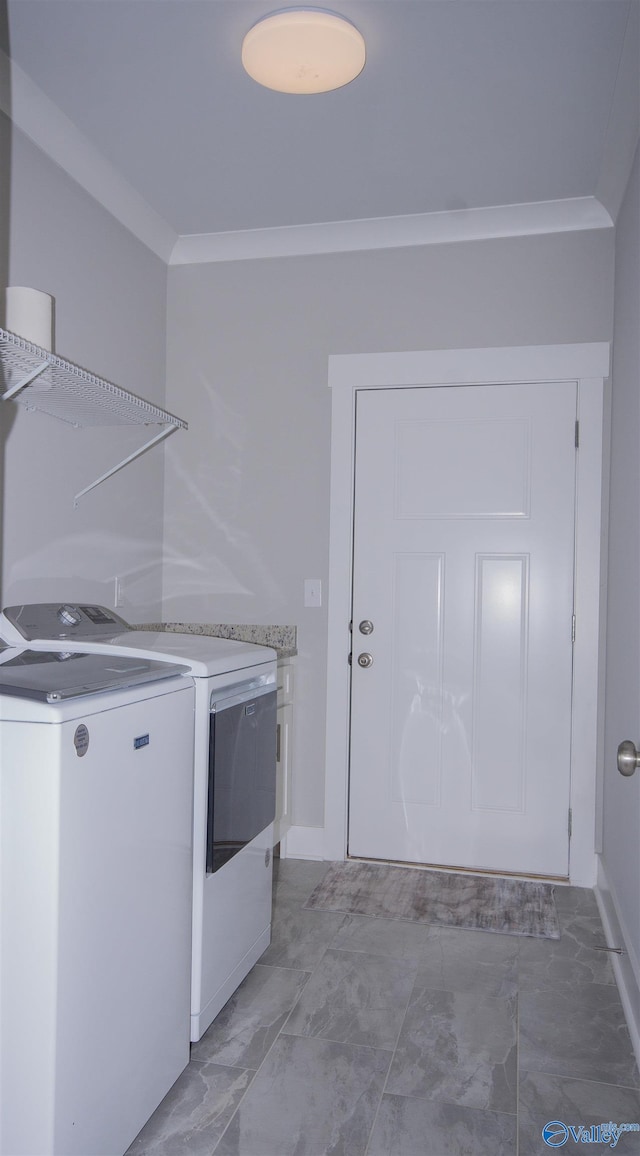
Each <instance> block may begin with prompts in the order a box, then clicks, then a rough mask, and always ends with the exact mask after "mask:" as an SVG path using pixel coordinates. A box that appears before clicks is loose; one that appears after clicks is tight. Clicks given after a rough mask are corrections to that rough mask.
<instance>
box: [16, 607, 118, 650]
mask: <svg viewBox="0 0 640 1156" xmlns="http://www.w3.org/2000/svg"><path fill="white" fill-rule="evenodd" d="M2 613H3V617H4V618H5V619H6V621H7V622H9V623H10V624H11V625H12V626H13V627H14V628H15V630H17V631H18V632H19V633H20V635H21V636H22V638H24V639H25V640H26V641H27V642H35V641H37V640H39V639H43V640H48V639H55V638H84V639H86V640H87V641H91V642H96V641H99V639H101V638H102V639H107V638H112V637H113V636H114V635H115V634H122V633H123V632H124V631H125V630H131V627H130V626H129V624H128V622H125V621H124V619H123V618H120V616H119V615H118V614H116V613H115V611H114V610H110V609H109V608H108V607H106V606H86V605H84V604H83V605H76V604H75V603H71V602H63V603H62V604H61V603H60V602H35V603H33V604H32V605H25V606H6V607H5V609H4V610H3V612H2ZM1 636H2V627H1V625H0V637H1Z"/></svg>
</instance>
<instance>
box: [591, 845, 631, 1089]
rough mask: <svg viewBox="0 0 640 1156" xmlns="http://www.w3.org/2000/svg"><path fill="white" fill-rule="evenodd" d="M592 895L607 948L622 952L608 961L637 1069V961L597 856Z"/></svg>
mask: <svg viewBox="0 0 640 1156" xmlns="http://www.w3.org/2000/svg"><path fill="white" fill-rule="evenodd" d="M595 895H596V900H597V902H598V908H599V910H600V915H601V918H602V924H603V927H604V932H605V937H606V941H607V944H608V946H609V947H621V948H622V949H623V951H624V955H617V954H616V953H615V952H612V953H611V961H612V963H613V971H614V974H615V977H616V983H617V985H618V989H619V991H620V998H621V1000H622V1006H623V1008H624V1014H625V1018H626V1021H627V1026H628V1028H629V1033H630V1035H631V1043H632V1044H633V1048H634V1051H635V1053H636V1058H637V1061H638V1066H640V962H639V961H638V958H637V956H636V953H635V951H634V948H633V945H632V943H631V940H630V937H629V934H628V932H627V931H626V928H625V920H624V919H623V917H622V915H621V913H620V907H619V904H618V902H617V900H616V896H615V892H614V891H613V890H612V888H611V884H610V882H609V880H608V879H607V874H606V870H605V867H604V864H603V862H602V857H600V856H599V858H598V881H597V883H596V887H595Z"/></svg>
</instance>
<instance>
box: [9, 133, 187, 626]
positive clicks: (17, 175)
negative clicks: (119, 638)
mask: <svg viewBox="0 0 640 1156" xmlns="http://www.w3.org/2000/svg"><path fill="white" fill-rule="evenodd" d="M3 127H6V122H4V124H3ZM11 151H12V155H11V182H10V207H9V216H10V249H9V270H8V273H6V272H5V273H3V278H4V277H6V281H5V280H3V284H5V283H8V284H12V285H28V286H32V287H33V288H36V289H41V290H43V291H45V292H47V293H51V294H53V295H54V296H55V298H56V317H57V326H56V328H57V340H56V349H57V352H59V353H60V354H61V355H62V356H63V357H67V358H68V359H69V360H71V361H75V362H77V363H79V364H80V365H83V366H85V367H86V368H88V369H90V370H92V371H93V372H94V373H96V374H99V375H100V376H103V377H106V378H108V379H110V380H112V381H114V382H115V383H116V384H118V385H121V386H124V387H125V388H129V389H131V390H132V391H133V392H134V393H137V394H140V395H142V396H143V397H146V398H147V399H148V400H150V401H155V402H157V403H158V404H160V405H163V404H164V385H165V320H166V266H165V265H164V264H163V262H162V261H161V260H160V259H159V258H157V257H155V256H154V255H153V254H152V253H150V252H149V250H148V249H146V248H145V247H144V246H143V245H142V244H141V243H140V242H139V241H137V240H136V239H135V238H134V237H133V236H132V235H131V234H130V233H129V232H128V231H127V230H126V229H124V228H123V226H122V225H120V224H119V223H118V222H117V221H115V220H114V218H113V217H111V216H110V214H109V213H107V212H106V211H105V210H104V209H103V208H102V207H101V206H99V205H98V204H97V203H96V202H95V201H93V200H92V199H91V198H90V197H89V196H88V195H87V194H86V193H85V192H84V191H83V190H82V189H81V188H80V187H79V186H78V185H77V184H75V183H74V182H73V181H72V180H71V179H70V178H69V177H68V176H67V175H66V174H65V173H64V172H63V171H62V170H61V169H60V168H58V167H57V166H56V165H54V164H52V163H51V162H50V161H49V160H48V159H47V158H46V157H45V156H44V155H43V154H42V153H41V152H40V151H39V150H38V149H36V148H35V147H34V146H33V145H32V144H31V143H30V142H29V141H28V140H27V139H26V138H25V137H23V136H22V135H21V134H20V133H19V132H18V131H17V130H15V129H14V130H13V136H12V150H11ZM4 216H5V218H6V207H5V213H4ZM2 408H3V429H4V430H5V448H4V454H5V463H4V492H3V521H4V526H3V542H4V548H3V580H2V591H1V595H2V602H3V603H4V604H12V603H15V602H18V601H22V600H26V601H37V600H39V599H47V600H49V599H58V598H64V597H67V598H71V599H87V600H93V601H100V602H105V603H111V605H113V601H112V599H113V585H114V583H113V578H114V577H115V576H116V575H118V576H120V577H122V578H123V580H124V593H125V598H126V603H125V606H124V607H123V613H124V615H125V617H128V616H131V617H134V618H137V617H142V616H144V617H150V618H151V619H154V618H155V617H156V616H157V614H158V611H159V605H160V592H161V577H160V565H161V540H162V514H163V509H162V502H163V453H162V450H161V449H158V450H154V451H153V452H152V453H150V454H147V455H145V456H144V457H143V458H142V459H140V460H139V461H138V462H136V463H134V464H133V465H131V466H128V467H127V468H126V469H125V470H123V471H122V472H121V473H120V474H118V475H117V476H116V477H115V478H113V479H112V480H110V481H107V482H106V483H105V484H104V485H103V486H101V487H100V488H99V489H97V490H96V491H94V492H93V493H91V494H89V495H87V496H86V497H85V498H83V499H82V502H81V504H80V506H79V507H78V509H77V510H76V509H74V508H73V496H74V494H75V493H77V492H78V491H79V490H81V489H82V488H83V487H84V486H85V485H86V484H88V482H90V481H92V480H93V479H95V478H96V477H97V476H98V475H99V474H100V473H102V472H103V471H104V470H105V469H108V468H109V466H111V465H112V464H114V463H115V462H116V461H118V460H121V459H122V458H123V457H125V456H126V455H127V454H128V453H129V452H131V450H132V449H133V448H134V446H135V445H138V444H140V443H141V441H142V440H144V437H145V431H144V430H142V433H141V432H140V431H133V430H131V429H122V428H120V429H113V428H109V429H98V430H96V429H87V430H76V429H73V428H71V427H68V426H66V425H64V424H63V423H61V422H59V421H56V420H54V419H51V418H48V417H45V416H43V415H41V414H37V413H27V412H25V411H24V409H23V408H22V407H19V406H17V405H16V403H14V402H7V403H6V405H4V406H3V407H2ZM174 436H175V437H179V436H181V435H180V434H175V435H174ZM182 436H184V435H182Z"/></svg>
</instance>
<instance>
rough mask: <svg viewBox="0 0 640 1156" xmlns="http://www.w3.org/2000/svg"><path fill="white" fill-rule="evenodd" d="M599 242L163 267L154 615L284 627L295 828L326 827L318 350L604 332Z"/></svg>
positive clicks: (516, 243)
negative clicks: (185, 431)
mask: <svg viewBox="0 0 640 1156" xmlns="http://www.w3.org/2000/svg"><path fill="white" fill-rule="evenodd" d="M613 246H614V241H613V233H612V231H607V232H593V233H574V234H566V235H556V236H546V237H526V238H517V239H508V240H495V241H483V242H474V243H466V244H459V245H442V246H431V247H424V248H414V249H397V250H385V251H377V252H361V253H348V254H337V255H326V256H317V257H299V258H291V259H278V260H275V259H273V260H272V259H269V260H256V261H240V262H235V263H221V264H211V265H198V266H190V267H180V268H173V269H170V271H169V294H168V317H169V324H168V362H167V405H168V408H169V409H174V410H175V411H176V412H179V413H180V414H181V416H185V417H187V418H188V420H189V422H190V431H189V435H188V437H187V438H184V439H180V440H178V436H176V437H175V438H174V439H173V441H172V442H170V443H169V444H168V446H167V459H166V460H167V466H166V497H165V572H164V573H165V578H164V596H163V608H164V615H163V616H164V617H165V618H167V619H170V620H189V619H192V620H195V621H205V622H207V621H208V622H221V621H223V622H224V621H230V622H263V623H267V622H276V623H294V624H296V625H297V626H298V628H299V632H298V637H299V655H300V656H299V659H298V683H297V687H296V732H295V743H294V788H293V811H294V821H295V822H296V823H299V824H302V825H308V826H314V825H315V826H321V825H322V823H323V806H324V734H325V694H326V628H327V620H326V594H327V590H326V580H327V569H328V536H329V471H330V396H329V389H328V386H327V359H328V357H329V355H330V354H336V353H364V352H383V351H394V350H411V349H437V348H455V347H458V346H460V347H464V346H466V347H474V346H494V345H497V346H499V345H519V344H522V345H526V344H547V343H549V344H551V343H555V342H574V341H603V340H604V341H608V340H610V338H611V332H612V316H611V314H612V300H613ZM305 577H311V578H316V577H319V578H321V579H322V580H323V593H324V599H323V606H322V608H321V609H305V608H304V607H303V579H304V578H305Z"/></svg>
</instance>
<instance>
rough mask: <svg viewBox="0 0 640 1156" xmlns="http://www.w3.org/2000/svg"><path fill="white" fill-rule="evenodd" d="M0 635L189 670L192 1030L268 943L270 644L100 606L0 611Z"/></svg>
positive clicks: (272, 724)
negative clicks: (137, 621)
mask: <svg viewBox="0 0 640 1156" xmlns="http://www.w3.org/2000/svg"><path fill="white" fill-rule="evenodd" d="M0 638H4V639H5V640H6V641H8V642H11V643H12V644H15V643H16V642H18V641H20V642H21V643H22V644H23V645H24V644H25V641H28V642H29V643H30V644H31V645H35V646H45V645H46V646H51V647H53V646H55V647H56V648H59V649H64V648H65V647H67V648H68V647H72V646H78V647H82V648H83V649H92V650H97V651H100V652H102V653H107V652H108V653H113V654H122V653H125V654H128V655H131V656H133V657H135V656H144V657H146V658H155V659H157V660H162V661H167V662H179V663H184V664H185V665H187V666H188V667H189V671H190V674H191V676H192V678H193V679H194V683H195V689H196V697H195V718H194V723H195V727H194V812H193V817H194V822H193V924H192V971H191V1039H192V1040H193V1041H195V1040H199V1039H200V1037H201V1036H202V1034H203V1032H205V1031H206V1029H207V1028H208V1027H209V1025H210V1024H211V1022H212V1021H213V1019H214V1018H215V1016H216V1015H217V1014H218V1012H219V1011H220V1009H221V1008H222V1007H223V1006H224V1004H225V1003H226V1002H227V1000H228V999H229V997H230V996H231V995H232V994H233V992H234V991H235V989H236V988H237V986H238V984H239V983H240V982H241V980H242V979H244V977H245V976H246V975H247V973H248V972H249V970H250V969H251V967H252V966H253V964H254V963H255V962H256V961H257V960H258V959H259V958H260V956H261V955H262V953H263V952H264V951H265V950H266V948H267V947H268V946H269V942H270V938H271V889H272V846H273V820H274V817H275V790H276V692H277V672H276V654H275V651H273V650H271V649H269V648H268V647H264V646H254V645H253V644H251V643H244V642H235V641H229V640H227V639H221V638H211V637H208V636H205V635H193V634H177V633H173V632H170V633H169V632H166V631H157V632H154V631H147V630H134V629H132V628H131V627H130V626H129V625H128V624H127V623H126V622H125V621H124V620H123V619H122V618H120V617H119V616H118V615H117V614H115V612H114V611H113V610H110V609H108V608H106V607H103V606H89V605H84V604H83V605H71V604H68V603H65V604H63V605H60V604H59V603H39V604H35V605H24V606H11V607H7V608H5V610H4V611H3V613H2V615H0Z"/></svg>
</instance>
